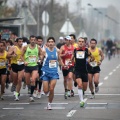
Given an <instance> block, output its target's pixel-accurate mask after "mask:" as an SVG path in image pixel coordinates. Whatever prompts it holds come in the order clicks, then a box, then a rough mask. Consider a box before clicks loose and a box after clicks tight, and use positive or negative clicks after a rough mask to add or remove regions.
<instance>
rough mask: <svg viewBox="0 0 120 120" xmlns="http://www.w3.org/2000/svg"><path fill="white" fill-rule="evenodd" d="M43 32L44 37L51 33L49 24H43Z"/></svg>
mask: <svg viewBox="0 0 120 120" xmlns="http://www.w3.org/2000/svg"><path fill="white" fill-rule="evenodd" d="M42 34H43V36H44V37H46V36H48V34H49V28H48V25H43V27H42Z"/></svg>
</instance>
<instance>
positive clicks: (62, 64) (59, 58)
mask: <svg viewBox="0 0 120 120" xmlns="http://www.w3.org/2000/svg"><path fill="white" fill-rule="evenodd" d="M57 53H58V62H59V64H60V65H61V66H62V67H63V66H64V63H63V62H62V59H61V56H60V50H58V49H57Z"/></svg>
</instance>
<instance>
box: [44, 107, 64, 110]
mask: <svg viewBox="0 0 120 120" xmlns="http://www.w3.org/2000/svg"><path fill="white" fill-rule="evenodd" d="M44 109H46V110H47V107H45V108H44ZM61 109H65V107H52V110H61Z"/></svg>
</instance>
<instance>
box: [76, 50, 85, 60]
mask: <svg viewBox="0 0 120 120" xmlns="http://www.w3.org/2000/svg"><path fill="white" fill-rule="evenodd" d="M76 58H78V59H84V58H85V51H77V53H76Z"/></svg>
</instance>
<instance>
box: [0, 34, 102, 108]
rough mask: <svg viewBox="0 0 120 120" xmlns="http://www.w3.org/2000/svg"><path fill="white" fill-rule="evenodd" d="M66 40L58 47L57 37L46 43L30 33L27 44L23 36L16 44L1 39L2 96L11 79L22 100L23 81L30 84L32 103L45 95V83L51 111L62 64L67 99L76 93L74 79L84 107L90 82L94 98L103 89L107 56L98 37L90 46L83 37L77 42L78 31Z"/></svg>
mask: <svg viewBox="0 0 120 120" xmlns="http://www.w3.org/2000/svg"><path fill="white" fill-rule="evenodd" d="M62 39H64V41H65V42H64V44H62V45H61V46H60V48H57V47H56V41H55V38H54V37H49V38H48V39H47V42H46V44H44V45H43V38H42V37H41V36H37V37H36V36H34V35H31V36H30V38H29V44H26V45H24V46H23V38H16V40H15V41H14V45H11V44H10V42H8V44H7V43H6V41H5V40H1V41H0V76H1V79H0V83H1V94H0V98H1V99H2V100H3V99H4V98H3V94H4V92H5V84H6V80H7V79H9V81H10V82H12V87H11V91H14V95H15V100H16V101H19V96H20V90H21V86H22V80H24V82H25V83H24V84H25V85H27V87H28V93H29V94H30V96H29V99H30V101H31V102H33V101H34V97H38V98H41V86H42V84H43V91H44V93H45V94H46V95H47V96H48V106H47V109H49V110H51V109H52V107H51V103H52V101H53V98H54V88H55V86H56V83H57V79H59V72H58V66H59V65H60V66H61V69H62V73H63V79H64V80H63V81H64V90H65V94H64V97H65V99H67V98H68V97H73V96H74V89H73V82H74V86H75V87H78V95H79V98H80V106H81V107H83V106H84V104H85V102H84V99H83V95H84V92H85V91H86V90H87V86H88V82H89V88H90V91H91V97H90V98H91V99H93V98H94V97H95V92H96V93H97V92H98V91H99V85H98V84H99V75H100V65H101V63H102V61H103V59H104V55H103V52H102V51H101V50H100V49H99V48H97V40H96V39H91V40H90V44H89V47H88V45H87V43H86V39H85V38H82V37H81V38H79V39H78V40H77V42H75V40H76V37H75V35H74V34H71V35H69V36H66V37H65V38H62ZM6 63H7V64H6ZM8 71H9V72H8ZM38 86H39V88H38ZM94 88H95V89H94Z"/></svg>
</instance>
